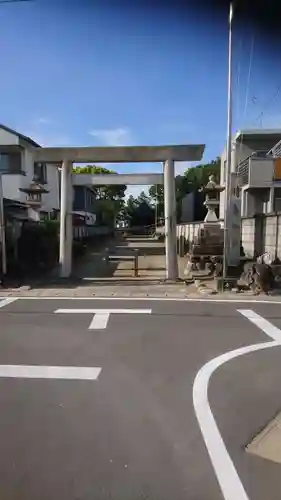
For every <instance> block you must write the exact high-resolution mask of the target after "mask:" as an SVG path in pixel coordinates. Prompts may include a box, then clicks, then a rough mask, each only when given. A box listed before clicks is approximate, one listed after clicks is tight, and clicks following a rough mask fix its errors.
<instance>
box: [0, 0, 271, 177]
mask: <svg viewBox="0 0 281 500" xmlns="http://www.w3.org/2000/svg"><path fill="white" fill-rule="evenodd" d="M116 3H117V2H116ZM103 4H106V5H108V6H107V7H106V6H102V5H103ZM128 5H129V4H128ZM128 5H127V6H126V8H122V9H121V8H119V9H117V8H113V7H112V6H110V5H109V4H108V3H107V2H106V0H104V2H98V1H97V2H87V1H83V0H80V1H79V0H77V1H74V0H72V1H71V0H70V1H69V2H65V1H60V0H57V1H56V2H52V1H51V0H37V1H36V2H30V3H23V4H21V5H20V4H17V3H15V4H11V5H7V4H2V5H0V23H1V31H0V51H1V78H0V95H1V98H2V99H1V107H0V109H1V118H0V122H2V123H3V124H6V125H8V126H10V127H13V128H16V129H17V130H19V131H20V132H22V133H24V134H26V135H30V136H31V137H32V138H33V139H34V140H37V141H38V142H39V143H40V144H42V145H48V146H51V145H53V146H58V145H134V144H136V145H141V144H143V145H146V144H177V143H178V144H181V143H205V144H206V151H205V156H204V160H206V161H208V160H211V159H213V158H215V157H216V156H217V155H219V154H220V153H221V151H222V149H223V147H224V143H225V137H226V99H227V18H226V19H225V23H224V22H221V20H220V21H218V20H215V19H210V18H206V17H204V16H202V15H201V14H200V12H198V13H195V12H194V11H191V10H190V11H188V9H186V10H185V12H184V15H181V13H180V12H179V11H176V10H173V11H172V10H168V9H166V10H164V8H163V9H160V8H158V9H157V10H156V9H154V10H152V9H150V10H149V8H146V9H144V8H138V9H137V8H135V7H134V8H133V7H131V8H129V7H128ZM131 5H136V3H134V2H131ZM234 41H235V44H234V46H235V50H234V129H237V128H241V127H248V128H250V127H259V126H260V125H262V126H263V127H264V128H270V127H275V128H277V127H279V126H280V127H281V113H280V112H279V109H281V108H280V104H281V95H279V91H278V85H279V84H280V83H281V73H280V64H279V63H278V56H277V55H276V56H275V55H274V51H272V50H269V48H268V47H267V49H266V48H265V46H264V44H263V42H262V40H260V39H259V37H258V35H256V34H255V33H253V32H252V31H251V29H250V28H249V29H247V31H245V30H244V31H241V30H240V31H239V32H237V33H235V40H234ZM251 52H252V57H251ZM250 61H251V64H250ZM249 65H250V78H249ZM238 82H239V83H238ZM276 89H277V95H276V96H275V97H274V94H275V91H276ZM246 95H247V96H248V99H247V98H246ZM246 101H247V102H246ZM261 113H262V116H261V117H260V118H259V115H260V114H261ZM261 118H262V119H261ZM187 166H188V165H187V164H178V165H177V166H176V168H177V172H178V173H181V172H183V171H184V169H186V168H187ZM115 168H116V170H118V171H119V172H126V171H137V170H141V169H142V170H146V171H151V170H154V171H155V170H158V171H159V170H160V169H161V166H160V165H142V164H138V165H123V166H122V165H118V166H115Z"/></svg>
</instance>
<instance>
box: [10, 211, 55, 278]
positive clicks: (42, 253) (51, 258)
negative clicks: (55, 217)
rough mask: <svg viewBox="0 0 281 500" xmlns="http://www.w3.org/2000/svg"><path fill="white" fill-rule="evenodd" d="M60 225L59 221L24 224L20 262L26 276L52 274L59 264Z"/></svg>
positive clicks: (20, 244)
mask: <svg viewBox="0 0 281 500" xmlns="http://www.w3.org/2000/svg"><path fill="white" fill-rule="evenodd" d="M58 234H59V224H58V222H57V221H45V222H40V223H31V222H28V223H24V225H23V228H22V233H21V236H20V238H19V240H18V261H19V265H20V269H21V271H22V272H23V273H24V274H28V275H36V274H38V273H44V272H45V273H46V272H50V271H52V270H53V269H54V267H55V266H56V264H57V262H58V255H59V240H58Z"/></svg>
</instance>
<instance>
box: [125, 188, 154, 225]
mask: <svg viewBox="0 0 281 500" xmlns="http://www.w3.org/2000/svg"><path fill="white" fill-rule="evenodd" d="M125 220H126V222H127V223H128V225H129V226H130V227H133V226H152V225H153V224H154V223H155V209H154V207H153V205H152V204H151V199H150V197H149V196H147V195H146V194H145V192H144V191H142V192H141V193H140V195H139V196H138V197H137V198H134V197H133V196H129V198H128V200H127V203H126V207H125Z"/></svg>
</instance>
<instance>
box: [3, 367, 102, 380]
mask: <svg viewBox="0 0 281 500" xmlns="http://www.w3.org/2000/svg"><path fill="white" fill-rule="evenodd" d="M100 372H101V368H97V367H87V366H35V365H0V377H2V378H40V379H44V378H49V379H65V380H66V379H67V380H97V378H98V376H99V374H100Z"/></svg>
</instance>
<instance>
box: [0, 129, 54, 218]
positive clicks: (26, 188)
mask: <svg viewBox="0 0 281 500" xmlns="http://www.w3.org/2000/svg"><path fill="white" fill-rule="evenodd" d="M39 147H40V145H39V144H37V143H36V142H34V141H33V140H32V139H30V138H29V137H26V136H24V135H22V134H20V133H19V132H16V131H15V130H13V129H11V128H9V127H6V126H4V125H0V174H1V177H2V190H3V198H4V205H5V209H6V210H7V211H8V212H10V213H11V214H14V216H15V217H18V218H23V219H24V218H26V219H36V213H37V218H38V213H39V216H40V217H41V218H42V217H47V218H48V217H50V216H52V214H54V213H55V212H56V211H58V210H59V171H58V168H57V166H56V165H52V164H50V165H46V164H35V163H34V161H33V156H32V149H33V148H39ZM38 185H39V186H40V187H38ZM36 190H37V192H38V194H37V195H35V197H34V198H35V201H34V203H32V201H31V198H32V192H33V191H35V192H36ZM39 191H41V192H39Z"/></svg>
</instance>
